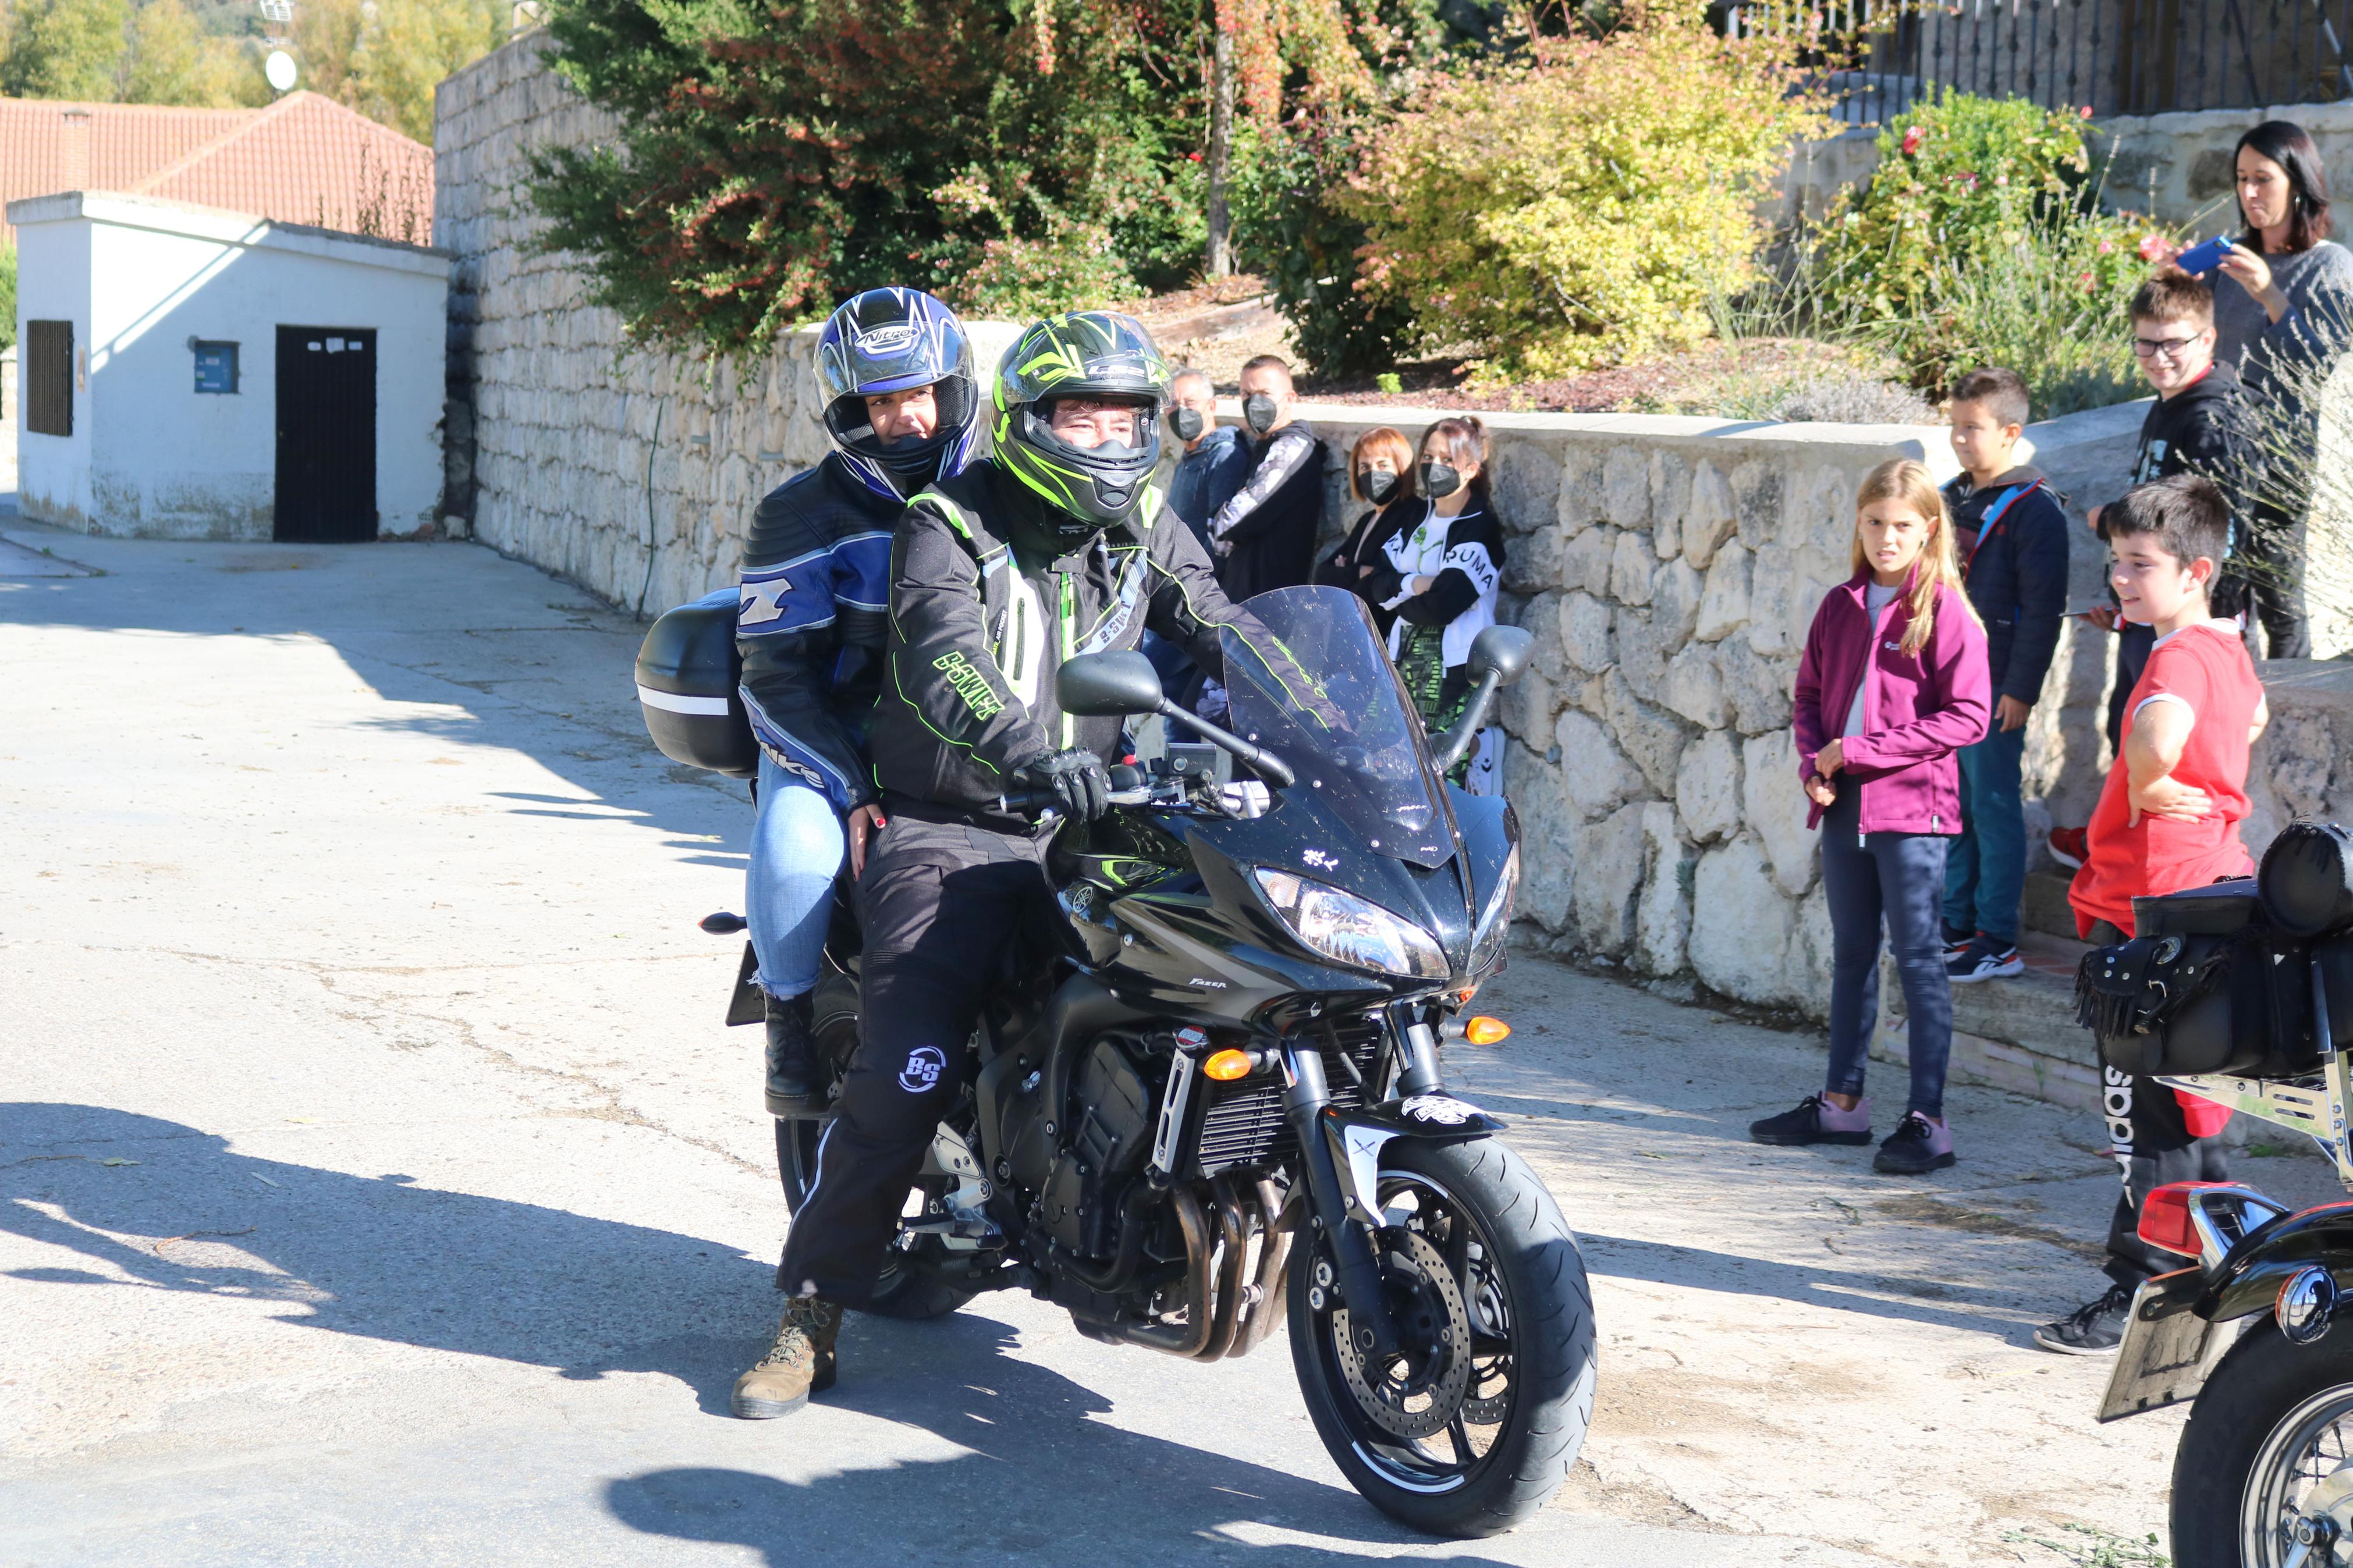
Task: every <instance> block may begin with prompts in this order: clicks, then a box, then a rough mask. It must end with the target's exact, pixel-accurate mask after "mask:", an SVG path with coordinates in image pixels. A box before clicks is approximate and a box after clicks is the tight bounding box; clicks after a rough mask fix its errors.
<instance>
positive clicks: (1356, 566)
mask: <svg viewBox="0 0 2353 1568" xmlns="http://www.w3.org/2000/svg"><path fill="white" fill-rule="evenodd" d="M1348 493H1349V494H1350V495H1351V496H1353V497H1355V498H1356V500H1360V501H1369V502H1370V503H1372V510H1370V511H1367V512H1366V513H1365V514H1364V515H1363V516H1362V517H1360V518H1358V519H1357V520H1356V523H1355V525H1354V526H1353V527H1351V528H1350V529H1349V530H1348V536H1347V538H1346V539H1345V540H1343V541H1341V542H1340V546H1339V548H1338V549H1336V550H1334V551H1331V552H1328V553H1327V554H1325V555H1324V558H1323V559H1322V560H1320V561H1318V562H1316V563H1315V581H1316V582H1317V583H1319V584H1329V585H1330V586H1332V587H1335V588H1345V589H1347V590H1348V591H1349V592H1350V593H1352V594H1363V595H1366V602H1367V603H1368V604H1370V605H1371V606H1372V611H1373V620H1374V622H1375V623H1376V624H1377V626H1379V627H1380V628H1381V634H1382V635H1383V636H1384V637H1386V636H1388V629H1389V623H1390V622H1391V621H1393V620H1395V619H1396V618H1397V616H1395V614H1394V613H1392V612H1391V611H1388V610H1386V609H1384V608H1382V607H1381V604H1380V601H1379V600H1377V599H1373V598H1371V597H1370V595H1369V593H1368V589H1369V585H1370V584H1371V581H1372V577H1373V574H1374V573H1376V572H1377V571H1379V570H1381V569H1383V568H1384V567H1386V566H1387V564H1388V561H1387V559H1386V558H1385V557H1384V556H1383V555H1382V554H1381V551H1382V548H1383V547H1384V546H1385V545H1387V544H1388V542H1389V536H1390V535H1391V534H1393V533H1395V532H1396V531H1397V526H1398V520H1399V519H1401V518H1403V517H1404V516H1405V514H1406V513H1407V512H1409V511H1410V510H1413V509H1412V506H1411V504H1410V503H1411V501H1412V500H1413V448H1412V447H1409V446H1408V445H1407V444H1406V439H1405V437H1403V436H1401V435H1399V434H1398V432H1396V431H1395V430H1392V429H1390V428H1389V427H1388V426H1386V425H1384V426H1380V427H1379V428H1378V429H1376V430H1367V431H1366V432H1365V433H1364V434H1363V435H1362V436H1359V437H1356V447H1355V448H1354V449H1353V450H1352V451H1350V452H1349V454H1348Z"/></svg>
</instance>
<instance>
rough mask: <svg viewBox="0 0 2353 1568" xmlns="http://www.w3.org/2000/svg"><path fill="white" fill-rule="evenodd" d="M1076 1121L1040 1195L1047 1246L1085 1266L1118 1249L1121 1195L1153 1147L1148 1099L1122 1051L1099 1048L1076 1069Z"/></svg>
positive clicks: (1112, 1043)
mask: <svg viewBox="0 0 2353 1568" xmlns="http://www.w3.org/2000/svg"><path fill="white" fill-rule="evenodd" d="M1075 1089H1076V1092H1075V1093H1074V1094H1073V1096H1072V1099H1073V1100H1075V1102H1076V1106H1075V1115H1076V1121H1075V1122H1074V1124H1073V1125H1072V1127H1071V1135H1070V1137H1069V1138H1068V1139H1067V1140H1065V1141H1064V1146H1063V1147H1062V1149H1061V1150H1060V1152H1058V1153H1057V1154H1056V1155H1055V1157H1054V1161H1053V1165H1052V1168H1051V1169H1050V1171H1049V1172H1048V1173H1047V1175H1046V1179H1045V1181H1044V1183H1043V1184H1042V1186H1041V1189H1040V1191H1039V1211H1040V1215H1041V1217H1042V1218H1043V1219H1044V1221H1045V1224H1046V1228H1047V1231H1048V1233H1049V1234H1050V1235H1051V1236H1052V1237H1053V1238H1054V1239H1055V1240H1056V1241H1058V1242H1060V1244H1061V1245H1062V1246H1064V1247H1069V1248H1070V1249H1071V1251H1073V1252H1076V1253H1078V1254H1080V1255H1081V1256H1082V1257H1086V1258H1101V1257H1103V1256H1104V1255H1105V1254H1107V1253H1109V1252H1111V1251H1112V1250H1113V1248H1115V1247H1117V1246H1118V1243H1119V1229H1118V1222H1119V1201H1118V1199H1119V1194H1120V1191H1121V1189H1122V1188H1124V1186H1125V1185H1126V1183H1127V1179H1128V1178H1129V1177H1130V1176H1132V1175H1134V1173H1135V1171H1136V1169H1137V1167H1139V1166H1140V1165H1142V1164H1143V1163H1144V1157H1145V1153H1146V1152H1148V1151H1149V1150H1150V1149H1151V1146H1152V1129H1153V1117H1154V1111H1155V1107H1154V1105H1153V1097H1152V1091H1151V1090H1150V1089H1148V1088H1147V1087H1146V1086H1145V1080H1144V1075H1143V1074H1142V1073H1140V1072H1138V1071H1137V1070H1136V1068H1135V1064H1134V1061H1132V1060H1131V1059H1130V1058H1129V1057H1128V1054H1127V1052H1126V1050H1125V1049H1124V1048H1123V1047H1121V1046H1120V1044H1119V1042H1118V1041H1116V1040H1113V1039H1101V1040H1097V1041H1096V1042H1095V1045H1094V1048H1093V1049H1092V1051H1090V1052H1088V1053H1087V1057H1086V1059H1085V1060H1084V1061H1082V1063H1080V1065H1079V1072H1078V1082H1077V1084H1076V1086H1075Z"/></svg>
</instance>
